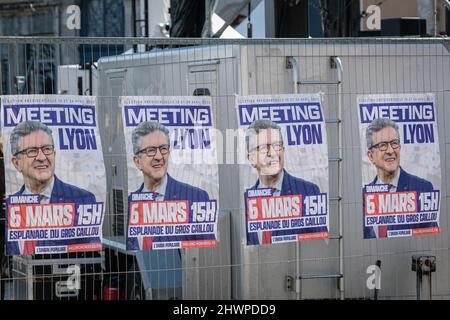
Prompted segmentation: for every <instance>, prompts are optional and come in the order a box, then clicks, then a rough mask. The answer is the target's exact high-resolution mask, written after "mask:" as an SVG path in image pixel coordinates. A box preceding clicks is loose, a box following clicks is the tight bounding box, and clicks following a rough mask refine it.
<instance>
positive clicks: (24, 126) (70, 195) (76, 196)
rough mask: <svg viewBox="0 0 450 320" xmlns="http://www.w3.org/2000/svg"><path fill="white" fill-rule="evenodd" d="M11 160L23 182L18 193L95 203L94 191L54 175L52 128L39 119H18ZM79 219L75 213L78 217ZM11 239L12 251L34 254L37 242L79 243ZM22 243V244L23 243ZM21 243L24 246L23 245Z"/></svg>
mask: <svg viewBox="0 0 450 320" xmlns="http://www.w3.org/2000/svg"><path fill="white" fill-rule="evenodd" d="M10 145H11V154H12V159H11V161H12V164H13V165H14V167H15V168H16V170H17V171H19V172H20V173H21V174H22V176H23V180H24V185H23V186H22V187H21V188H20V190H19V191H18V192H17V193H16V195H17V194H39V195H40V198H41V201H40V203H41V204H48V203H75V204H89V203H95V202H96V199H95V196H94V194H92V193H91V192H89V191H86V190H83V189H81V188H78V187H75V186H73V185H70V184H67V183H65V182H63V181H61V180H60V179H58V177H56V175H55V155H56V151H55V148H54V142H53V136H52V131H51V129H50V128H49V127H47V126H46V125H45V124H42V123H40V122H37V121H24V122H21V123H19V124H18V125H17V126H16V127H15V128H14V129H13V131H12V133H11V136H10ZM75 219H76V217H75ZM82 241H83V243H88V242H100V239H99V237H93V238H84V239H82ZM61 242H62V240H42V241H25V242H24V243H21V245H20V246H19V243H17V242H10V243H9V245H8V246H7V247H8V253H9V254H33V253H34V252H35V248H36V246H37V245H38V246H57V245H69V244H77V243H79V242H80V240H79V239H70V240H69V239H67V240H64V243H63V244H61ZM22 244H23V246H22ZM20 247H22V248H20Z"/></svg>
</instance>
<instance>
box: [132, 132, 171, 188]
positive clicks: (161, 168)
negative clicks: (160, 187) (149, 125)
mask: <svg viewBox="0 0 450 320" xmlns="http://www.w3.org/2000/svg"><path fill="white" fill-rule="evenodd" d="M168 144H169V142H168V141H167V137H166V135H165V134H164V132H162V131H159V130H156V131H153V132H151V133H149V134H147V135H145V136H143V137H142V138H141V141H140V146H139V150H144V149H146V148H151V147H153V148H156V153H155V155H154V156H148V155H147V154H146V153H145V152H141V153H139V154H137V155H135V156H134V157H133V160H134V163H135V165H136V167H137V168H138V169H139V170H141V171H142V173H143V174H144V177H147V178H148V179H150V180H151V181H153V182H158V181H160V180H161V179H162V178H163V177H164V176H165V174H166V173H167V168H168V166H169V154H170V153H167V154H165V155H163V154H161V151H160V150H159V149H158V147H160V146H163V145H168Z"/></svg>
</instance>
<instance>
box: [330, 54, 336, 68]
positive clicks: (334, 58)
mask: <svg viewBox="0 0 450 320" xmlns="http://www.w3.org/2000/svg"><path fill="white" fill-rule="evenodd" d="M336 68H337V64H336V57H335V56H331V57H330V69H336Z"/></svg>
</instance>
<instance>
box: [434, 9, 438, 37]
mask: <svg viewBox="0 0 450 320" xmlns="http://www.w3.org/2000/svg"><path fill="white" fill-rule="evenodd" d="M437 14H438V11H437V1H436V0H434V36H435V37H437V34H438V25H437Z"/></svg>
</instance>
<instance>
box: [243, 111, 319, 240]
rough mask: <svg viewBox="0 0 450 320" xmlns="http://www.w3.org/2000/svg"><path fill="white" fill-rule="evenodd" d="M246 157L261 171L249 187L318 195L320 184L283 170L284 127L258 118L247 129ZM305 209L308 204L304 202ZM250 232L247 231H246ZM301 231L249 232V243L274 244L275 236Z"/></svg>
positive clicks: (304, 195) (288, 193) (282, 194)
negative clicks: (282, 130) (273, 237)
mask: <svg viewBox="0 0 450 320" xmlns="http://www.w3.org/2000/svg"><path fill="white" fill-rule="evenodd" d="M245 143H246V150H247V159H248V161H249V162H250V164H251V165H252V167H253V168H255V169H256V170H257V171H258V176H259V178H258V181H256V183H255V185H253V186H252V187H251V188H250V189H248V190H247V192H248V191H249V190H255V189H262V188H271V189H272V195H273V196H285V195H298V194H301V195H302V197H303V198H304V197H306V196H311V195H317V194H319V193H320V189H319V187H318V186H317V185H316V184H314V183H312V182H309V181H306V180H303V179H301V178H297V177H294V176H292V175H290V174H289V173H288V172H287V171H286V170H285V169H284V158H285V153H284V144H283V136H282V134H281V128H280V126H279V125H277V124H276V123H274V122H272V121H270V120H256V121H254V122H253V123H252V124H251V125H250V126H249V127H248V129H247V131H246V137H245ZM302 207H303V208H302V209H303V211H302V212H304V210H305V206H304V204H303V205H302ZM303 230H304V233H308V232H319V231H327V228H326V227H313V228H305V229H303ZM247 232H248V231H247ZM297 232H298V230H292V229H291V230H280V231H273V232H272V231H264V232H262V233H258V232H248V233H247V243H248V244H269V243H272V236H281V235H289V234H296V233H297Z"/></svg>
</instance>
